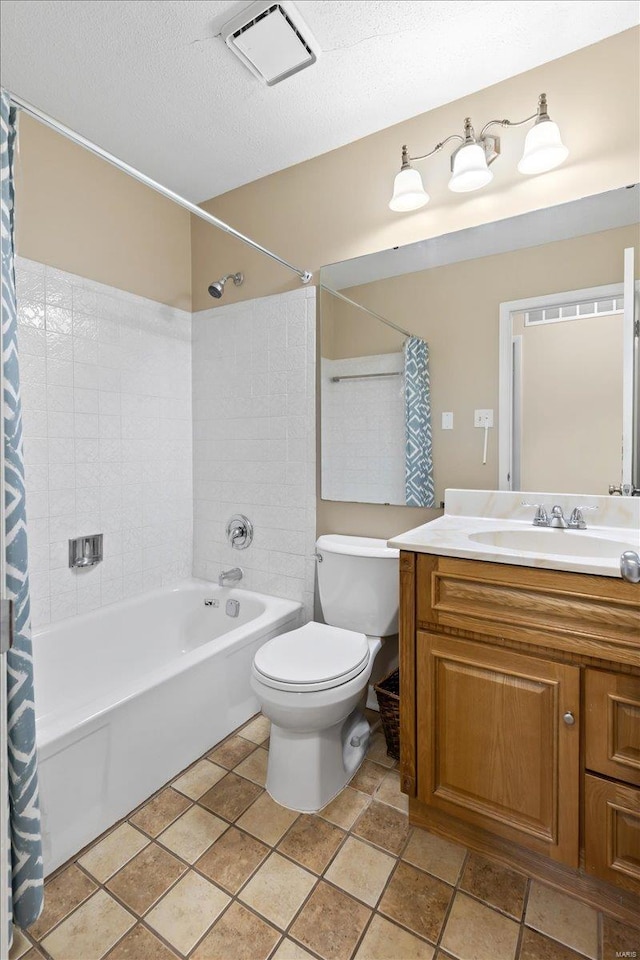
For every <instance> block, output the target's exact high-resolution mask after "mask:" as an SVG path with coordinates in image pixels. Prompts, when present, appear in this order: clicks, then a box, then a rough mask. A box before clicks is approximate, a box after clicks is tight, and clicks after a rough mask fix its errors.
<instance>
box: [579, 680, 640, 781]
mask: <svg viewBox="0 0 640 960" xmlns="http://www.w3.org/2000/svg"><path fill="white" fill-rule="evenodd" d="M585 717H586V720H585V723H586V733H585V743H586V762H585V766H586V767H587V769H588V770H594V771H596V772H597V773H604V774H606V776H608V777H615V778H616V779H617V780H624V781H626V782H627V783H633V784H636V785H637V786H640V678H638V677H630V676H624V675H622V674H617V673H607V672H605V671H604V670H587V671H586V673H585Z"/></svg>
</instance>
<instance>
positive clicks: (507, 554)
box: [389, 490, 640, 577]
mask: <svg viewBox="0 0 640 960" xmlns="http://www.w3.org/2000/svg"><path fill="white" fill-rule="evenodd" d="M523 501H524V503H523ZM538 503H540V504H544V505H545V506H546V507H547V509H548V510H549V511H550V510H551V507H552V506H553V505H555V504H558V505H560V506H561V507H562V509H563V511H564V513H565V516H566V517H567V518H568V517H569V515H570V513H571V511H572V510H573V508H574V507H583V508H586V507H590V508H592V509H590V510H585V512H584V517H585V520H586V522H587V527H588V529H587V530H555V529H551V528H546V527H545V528H541V527H534V526H533V524H532V519H533V515H534V513H535V504H538ZM531 504H533V506H531ZM529 531H531V532H533V533H534V535H535V536H537V534H538V532H540V533H542V534H543V536H542V537H540V538H539V541H540V544H541V545H542V546H543V548H544V549H532V550H524V549H512V548H510V547H506V546H497V545H496V544H495V543H486V542H484V543H483V542H478V541H477V540H474V539H472V538H473V537H474V536H475V535H480V537H483V536H485V537H486V536H487V535H489V538H491V537H492V536H495V535H496V534H498V535H499V534H500V533H503V532H509V535H510V536H511V535H513V534H522V533H524V534H525V535H527V536H528V532H529ZM556 537H557V538H558V541H557V542H558V545H559V546H561V548H562V552H553V551H554V541H555V538H556ZM581 538H582V539H581ZM530 539H533V538H530ZM596 540H597V541H600V543H599V544H597V545H596V544H595V543H594V541H596ZM574 541H575V543H576V545H577V548H576V554H575V555H574V554H573V553H572V552H571V551H572V547H571V546H570V544H571V543H572V542H574ZM607 542H609V543H611V546H609V545H608V543H607ZM590 545H591V546H594V548H595V547H596V546H597V547H599V548H601V549H602V550H603V551H604V552H605V553H608V555H606V556H602V555H598V556H590V555H589V546H590ZM389 546H391V547H397V548H398V549H400V550H409V551H413V552H416V553H430V554H438V555H439V556H445V557H461V558H464V559H469V560H486V561H489V562H492V563H507V564H516V565H519V566H525V567H538V568H540V569H548V570H565V571H570V572H573V573H590V574H596V575H599V576H605V577H620V554H621V553H622V552H623V551H624V550H636V551H640V498H630V497H595V496H580V495H574V494H571V495H569V494H554V493H529V492H526V493H520V492H517V493H515V492H512V491H486V490H447V491H446V492H445V514H444V516H442V517H439V518H438V519H437V520H432V521H431V522H430V523H425V524H423V525H422V526H420V527H416V528H415V529H413V530H409V531H407V532H406V533H401V534H399V535H398V536H395V537H392V538H391V539H390V540H389ZM585 554H586V555H585Z"/></svg>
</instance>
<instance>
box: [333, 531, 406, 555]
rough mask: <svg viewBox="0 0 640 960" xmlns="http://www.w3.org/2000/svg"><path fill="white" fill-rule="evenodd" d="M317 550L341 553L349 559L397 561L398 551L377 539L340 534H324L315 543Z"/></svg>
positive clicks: (384, 541)
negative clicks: (368, 558) (370, 558)
mask: <svg viewBox="0 0 640 960" xmlns="http://www.w3.org/2000/svg"><path fill="white" fill-rule="evenodd" d="M316 547H317V548H318V550H324V551H326V553H342V554H346V555H347V556H351V557H377V558H380V559H383V560H397V559H398V557H399V556H400V551H399V550H398V549H396V548H395V547H388V546H387V541H386V540H382V539H379V538H377V537H349V536H346V534H342V533H325V534H323V535H322V536H321V537H318V539H317V541H316Z"/></svg>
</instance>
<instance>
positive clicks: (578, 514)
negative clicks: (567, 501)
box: [522, 500, 598, 530]
mask: <svg viewBox="0 0 640 960" xmlns="http://www.w3.org/2000/svg"><path fill="white" fill-rule="evenodd" d="M522 506H523V507H535V508H536V512H535V515H534V518H533V525H534V527H552V528H554V529H556V530H586V529H587V523H586V521H585V519H584V516H583V512H584V511H585V510H597V509H598V508H597V507H574V509H573V510H572V511H571V516H570V517H569V519H568V520H567V519H566V517H565V515H564V512H563V510H562V507H561V506H560V505H559V504H557V503H556V504H554V506H553V507H552V508H551V513H549V512H548V510H547V508H546V507H545V506H544V504H542V503H525V501H524V500H523V501H522Z"/></svg>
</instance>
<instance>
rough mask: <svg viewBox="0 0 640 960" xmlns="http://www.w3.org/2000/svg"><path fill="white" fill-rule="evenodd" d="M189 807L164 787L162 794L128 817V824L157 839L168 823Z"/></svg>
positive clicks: (186, 800)
mask: <svg viewBox="0 0 640 960" xmlns="http://www.w3.org/2000/svg"><path fill="white" fill-rule="evenodd" d="M190 806H191V801H190V800H188V799H187V797H184V796H183V795H182V794H181V793H178V792H177V791H176V790H173V789H172V788H171V787H165V789H164V790H163V791H162V793H159V794H158V795H157V796H155V797H153V798H152V799H151V800H149V801H148V803H145V805H144V806H143V807H141V808H140V810H138V812H137V813H134V815H133V816H132V817H129V822H130V823H133V824H134V825H135V826H136V827H140V829H141V830H144V832H145V833H148V834H149V836H150V837H157V836H158V834H159V833H162V831H163V830H165V829H166V828H167V827H168V826H169V824H170V823H173V821H174V820H175V819H176V817H179V816H180V814H181V813H184V811H185V810H188V808H189V807H190Z"/></svg>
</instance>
